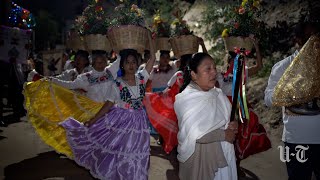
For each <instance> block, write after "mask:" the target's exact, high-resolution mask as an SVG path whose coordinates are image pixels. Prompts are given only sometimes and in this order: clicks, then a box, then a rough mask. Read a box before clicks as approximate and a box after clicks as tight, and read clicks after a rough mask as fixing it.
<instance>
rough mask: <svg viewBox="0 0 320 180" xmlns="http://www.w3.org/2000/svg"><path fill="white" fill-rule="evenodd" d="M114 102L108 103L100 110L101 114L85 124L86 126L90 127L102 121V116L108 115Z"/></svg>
mask: <svg viewBox="0 0 320 180" xmlns="http://www.w3.org/2000/svg"><path fill="white" fill-rule="evenodd" d="M113 104H114V103H113V102H111V101H106V102H105V103H104V105H103V106H102V108H101V109H100V110H99V112H98V113H97V114H96V115H95V116H94V117H93V118H92V119H90V120H89V121H87V122H85V123H84V125H85V126H87V127H89V126H91V125H92V124H94V123H95V122H96V121H97V120H98V119H100V118H101V117H102V116H104V115H105V114H106V113H108V112H109V110H110V108H111V107H112V106H113Z"/></svg>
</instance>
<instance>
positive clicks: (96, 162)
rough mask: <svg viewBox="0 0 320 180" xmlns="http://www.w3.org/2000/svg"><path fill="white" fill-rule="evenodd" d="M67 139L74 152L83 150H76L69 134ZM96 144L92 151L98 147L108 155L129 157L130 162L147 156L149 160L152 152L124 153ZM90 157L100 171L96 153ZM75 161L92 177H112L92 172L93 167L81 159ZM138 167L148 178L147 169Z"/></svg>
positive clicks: (92, 153) (119, 163)
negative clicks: (88, 171)
mask: <svg viewBox="0 0 320 180" xmlns="http://www.w3.org/2000/svg"><path fill="white" fill-rule="evenodd" d="M87 131H88V130H87V129H85V133H86V135H87ZM87 137H88V139H89V140H90V141H92V140H91V139H90V138H89V136H87ZM67 139H68V142H69V145H70V147H71V149H72V151H74V150H75V149H82V148H78V147H77V148H75V144H74V141H72V140H71V137H70V136H69V135H68V134H67ZM92 142H94V141H92ZM94 144H95V147H92V149H96V147H98V148H101V149H102V150H103V151H102V152H107V153H110V154H119V155H123V156H127V157H129V159H128V161H129V160H136V161H140V160H141V157H140V159H139V158H138V157H139V156H147V158H148V157H149V156H150V152H148V153H124V152H120V151H111V150H107V149H106V148H104V147H102V146H101V145H99V144H96V143H95V142H94ZM83 149H86V150H87V149H88V148H83ZM90 155H91V157H92V158H93V159H94V160H95V164H94V166H95V169H99V166H98V157H96V156H95V155H94V151H93V152H91V153H90ZM148 159H149V158H148ZM74 161H75V162H76V163H77V164H79V165H80V166H83V167H84V168H86V169H88V170H90V173H91V175H92V176H93V177H95V178H98V179H110V176H106V177H105V176H103V175H102V174H101V173H100V171H96V172H94V171H93V170H92V167H90V166H87V165H86V164H84V163H82V162H80V161H79V159H77V158H74ZM149 161H150V160H149ZM123 162H126V161H124V160H123V161H120V162H118V163H116V164H115V165H114V166H113V169H114V170H113V171H111V172H114V171H115V170H116V167H118V166H119V165H121V164H122V163H123ZM138 167H140V168H139V169H141V171H142V173H143V174H144V175H146V176H148V170H147V169H144V168H141V166H138ZM110 174H111V173H110Z"/></svg>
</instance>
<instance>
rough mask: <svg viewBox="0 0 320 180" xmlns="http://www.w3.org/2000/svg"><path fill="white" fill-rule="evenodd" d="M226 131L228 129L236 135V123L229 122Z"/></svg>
mask: <svg viewBox="0 0 320 180" xmlns="http://www.w3.org/2000/svg"><path fill="white" fill-rule="evenodd" d="M227 129H230V130H232V131H233V132H234V133H235V134H237V133H238V121H232V122H230V123H229V125H228V128H227Z"/></svg>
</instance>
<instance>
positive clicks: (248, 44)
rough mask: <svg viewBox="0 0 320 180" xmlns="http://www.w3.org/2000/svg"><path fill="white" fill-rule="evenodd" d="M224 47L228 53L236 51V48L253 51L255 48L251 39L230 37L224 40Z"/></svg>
mask: <svg viewBox="0 0 320 180" xmlns="http://www.w3.org/2000/svg"><path fill="white" fill-rule="evenodd" d="M223 41H224V46H225V48H226V50H228V51H234V48H235V47H237V48H245V49H246V50H251V49H252V47H253V43H252V40H251V39H250V38H249V37H241V36H230V37H225V38H223Z"/></svg>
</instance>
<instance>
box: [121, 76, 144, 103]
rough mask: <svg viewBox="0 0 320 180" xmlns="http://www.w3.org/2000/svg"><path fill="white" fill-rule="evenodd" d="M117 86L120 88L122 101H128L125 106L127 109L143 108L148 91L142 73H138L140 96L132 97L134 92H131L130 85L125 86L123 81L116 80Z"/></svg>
mask: <svg viewBox="0 0 320 180" xmlns="http://www.w3.org/2000/svg"><path fill="white" fill-rule="evenodd" d="M115 83H116V85H117V87H118V88H119V90H120V98H121V100H122V101H124V102H126V104H125V105H124V107H125V108H126V109H142V107H143V104H142V100H143V97H144V95H145V92H146V87H145V83H144V77H143V76H142V74H141V73H138V83H139V85H138V87H139V97H138V98H134V97H132V94H131V93H130V89H129V87H126V86H125V87H123V86H122V84H121V82H119V81H117V80H116V81H115Z"/></svg>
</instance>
